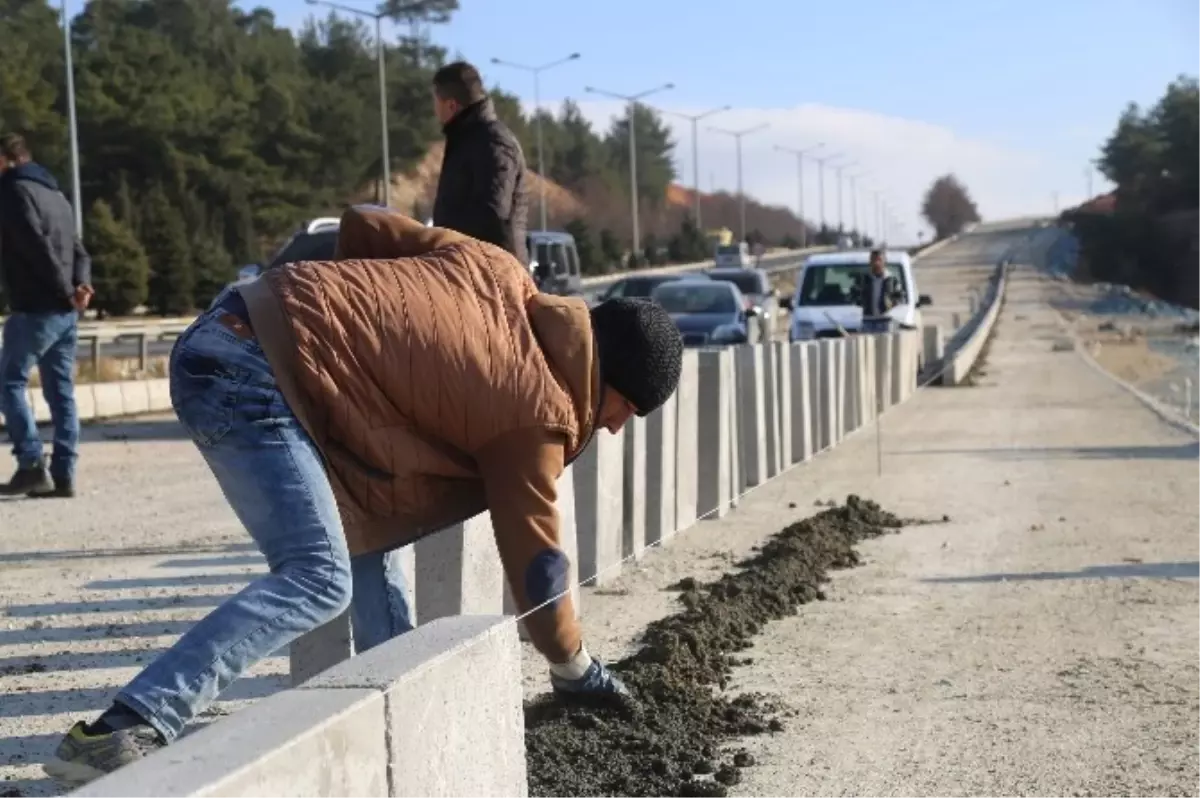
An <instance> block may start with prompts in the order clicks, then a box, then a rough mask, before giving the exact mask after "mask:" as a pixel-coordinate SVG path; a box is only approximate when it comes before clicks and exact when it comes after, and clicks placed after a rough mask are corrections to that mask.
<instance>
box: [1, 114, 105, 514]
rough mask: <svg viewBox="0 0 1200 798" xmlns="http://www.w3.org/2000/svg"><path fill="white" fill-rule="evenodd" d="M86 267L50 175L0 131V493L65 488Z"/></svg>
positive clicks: (69, 476) (71, 472)
mask: <svg viewBox="0 0 1200 798" xmlns="http://www.w3.org/2000/svg"><path fill="white" fill-rule="evenodd" d="M91 271H92V264H91V259H90V258H89V257H88V254H87V252H86V251H85V250H84V248H83V244H82V243H81V242H80V241H79V237H78V236H77V235H76V231H75V218H74V213H73V212H72V209H71V204H70V203H69V202H68V201H67V198H66V197H64V196H63V193H62V192H61V191H59V189H58V183H57V182H56V181H55V179H54V176H53V175H51V174H50V172H48V171H47V170H46V169H45V168H44V167H42V166H41V165H40V164H37V163H35V162H34V161H33V158H32V155H31V153H30V151H29V148H28V146H26V144H25V140H24V139H23V138H21V137H20V136H17V135H14V134H10V135H7V136H5V137H4V138H3V139H0V280H2V281H3V284H4V291H5V294H6V296H7V297H8V304H9V309H10V311H11V315H9V317H8V319H7V320H6V321H5V323H4V338H3V343H2V345H0V411H2V412H3V413H4V419H5V426H6V428H7V429H8V437H9V439H10V440H11V441H12V447H13V455H14V456H15V457H16V459H17V472H16V474H14V475H13V477H12V479H11V480H9V482H8V483H7V484H0V495H6V496H20V495H27V496H32V497H38V498H41V497H64V498H66V497H71V496H74V495H75V462H76V460H77V458H78V453H77V450H78V444H79V415H78V412H77V411H76V408H75V384H74V379H75V348H76V346H77V345H78V342H79V329H78V323H79V313H80V312H81V311H83V310H84V309H85V308H86V307H87V306H88V302H90V301H91V298H92V293H93V291H92V287H91ZM35 365H36V366H37V367H38V373H39V374H40V375H41V378H42V394H43V395H44V396H45V397H46V404H48V405H49V406H50V416H51V419H52V420H53V421H54V448H53V453H52V455H51V458H50V467H49V469H47V468H46V463H45V459H44V453H43V451H42V441H41V438H40V437H38V431H37V423H36V420H35V417H34V415H33V411H32V410H31V409H30V407H29V402H28V401H26V398H25V391H26V388H27V387H28V385H29V374H30V372H31V371H33V367H34V366H35Z"/></svg>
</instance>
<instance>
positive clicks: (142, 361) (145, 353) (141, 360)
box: [137, 332, 150, 374]
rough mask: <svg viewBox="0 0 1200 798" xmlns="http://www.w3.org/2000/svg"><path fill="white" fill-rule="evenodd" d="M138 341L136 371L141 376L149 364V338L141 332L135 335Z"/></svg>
mask: <svg viewBox="0 0 1200 798" xmlns="http://www.w3.org/2000/svg"><path fill="white" fill-rule="evenodd" d="M137 339H138V371H140V372H142V373H143V374H144V373H145V372H146V369H147V368H149V364H150V336H148V335H147V334H146V333H144V332H141V333H138V335H137Z"/></svg>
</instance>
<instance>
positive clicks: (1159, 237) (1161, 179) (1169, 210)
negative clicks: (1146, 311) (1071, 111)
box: [1062, 76, 1200, 307]
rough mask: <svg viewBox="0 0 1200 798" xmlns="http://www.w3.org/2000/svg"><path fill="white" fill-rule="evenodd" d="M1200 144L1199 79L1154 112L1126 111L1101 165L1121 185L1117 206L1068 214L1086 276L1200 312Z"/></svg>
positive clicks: (1171, 88) (1185, 82) (1180, 84)
mask: <svg viewBox="0 0 1200 798" xmlns="http://www.w3.org/2000/svg"><path fill="white" fill-rule="evenodd" d="M1198 140H1200V85H1198V84H1197V80H1196V78H1195V77H1187V76H1180V77H1178V78H1176V79H1175V80H1174V81H1172V82H1171V83H1170V84H1169V85H1168V86H1167V88H1166V91H1165V92H1164V93H1163V95H1162V97H1161V98H1159V100H1158V101H1157V102H1156V103H1155V104H1154V105H1153V106H1151V107H1149V108H1146V109H1142V108H1140V107H1138V105H1136V104H1133V103H1131V104H1130V105H1129V106H1127V107H1126V109H1125V110H1124V112H1123V113H1122V114H1121V116H1120V118H1119V119H1118V120H1117V125H1116V128H1115V129H1114V130H1113V132H1112V135H1111V136H1109V138H1108V140H1107V141H1105V143H1104V145H1103V146H1102V147H1101V150H1100V155H1099V157H1098V158H1097V160H1096V165H1097V167H1098V168H1099V170H1100V172H1101V173H1102V174H1103V175H1104V176H1105V177H1106V178H1108V179H1109V180H1110V181H1112V183H1114V184H1115V185H1116V189H1115V191H1114V192H1113V196H1112V199H1113V200H1115V201H1113V202H1110V203H1097V202H1091V203H1085V204H1084V205H1083V206H1081V207H1080V208H1077V209H1072V210H1070V211H1068V212H1067V213H1064V214H1063V218H1062V221H1063V222H1064V223H1066V224H1068V225H1069V226H1071V227H1072V228H1073V229H1074V231H1075V233H1076V235H1077V236H1078V238H1079V241H1080V245H1081V257H1080V264H1079V268H1080V270H1081V276H1086V277H1090V278H1093V279H1097V280H1105V281H1108V282H1116V283H1124V284H1128V285H1131V286H1133V287H1135V288H1141V289H1146V290H1149V291H1152V292H1154V293H1155V294H1157V295H1158V296H1160V297H1163V298H1164V299H1168V300H1170V301H1173V302H1178V303H1182V304H1187V305H1189V306H1191V307H1200V280H1198V273H1197V268H1196V261H1197V227H1198V226H1200V155H1198V147H1197V141H1198ZM1098 205H1099V206H1100V207H1097V206H1098ZM1106 206H1107V207H1106Z"/></svg>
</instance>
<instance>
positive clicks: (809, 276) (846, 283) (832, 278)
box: [784, 249, 932, 341]
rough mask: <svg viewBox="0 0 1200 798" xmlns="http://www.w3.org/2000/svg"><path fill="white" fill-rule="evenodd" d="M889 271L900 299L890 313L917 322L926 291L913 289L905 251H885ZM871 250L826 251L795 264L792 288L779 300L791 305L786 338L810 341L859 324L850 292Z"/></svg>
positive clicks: (906, 321)
mask: <svg viewBox="0 0 1200 798" xmlns="http://www.w3.org/2000/svg"><path fill="white" fill-rule="evenodd" d="M885 257H886V262H887V271H888V274H890V275H891V276H893V277H895V278H896V279H897V280H898V281H899V283H900V287H901V290H902V291H903V293H904V299H903V301H901V302H900V303H899V304H898V305H896V307H894V308H892V310H891V312H890V313H889V315H890V316H891V317H892V319H893V320H894V321H895V322H896V323H897V324H899V325H903V326H905V327H918V328H919V327H920V326H921V310H920V309H921V308H922V307H925V306H926V305H930V304H932V300H931V299H930V298H929V297H928V296H921V295H919V294H918V293H917V283H916V280H915V278H914V277H913V264H912V258H911V257H909V255H908V253H907V252H903V251H899V252H897V251H891V250H889V251H888V252H887V253H886V256H885ZM870 260H871V252H870V250H865V249H863V250H852V251H844V252H828V253H824V254H820V255H810V256H809V257H808V258H806V259H805V261H804V265H803V266H801V267H800V275H799V278H798V279H797V281H796V285H797V288H796V293H795V294H794V295H793V296H792V297H790V298H788V299H785V300H784V306H785V307H787V308H789V309H790V310H791V316H792V318H791V323H790V325H789V328H788V340H791V341H811V340H813V339H815V338H836V337H838V336H839V335H841V333H840V332H839V331H838V327H839V326H840V327H841V328H842V329H844V330H845V331H846V332H849V333H854V332H858V331H859V330H861V329H862V308H861V306H860V305H859V303H858V301H857V299H856V297H855V296H854V289H855V287H856V286H857V284H858V280H859V277H860V276H861V275H862V274H864V273H866V271H867V270H868V268H870Z"/></svg>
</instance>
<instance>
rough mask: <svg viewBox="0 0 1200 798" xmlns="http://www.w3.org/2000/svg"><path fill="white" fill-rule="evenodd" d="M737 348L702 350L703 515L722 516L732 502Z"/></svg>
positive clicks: (700, 452)
mask: <svg viewBox="0 0 1200 798" xmlns="http://www.w3.org/2000/svg"><path fill="white" fill-rule="evenodd" d="M733 374H734V372H733V350H731V349H719V350H709V351H705V352H701V353H700V363H699V376H700V396H699V404H698V410H699V424H698V426H699V435H698V438H699V440H698V448H697V457H696V460H697V503H696V510H697V513H698V514H699V516H700V517H701V518H704V519H711V518H721V517H722V516H724V515H726V514H728V512H729V508H730V502H731V501H732V493H733V490H734V487H733V477H732V475H731V474H730V472H731V471H732V470H733V468H734V460H733V457H734V453H733V449H734V446H735V445H736V440H735V438H734V435H733V431H732V428H733V427H734V425H735V422H734V419H733V412H732V410H731V408H730V399H731V397H732V395H733V379H732V378H733Z"/></svg>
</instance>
